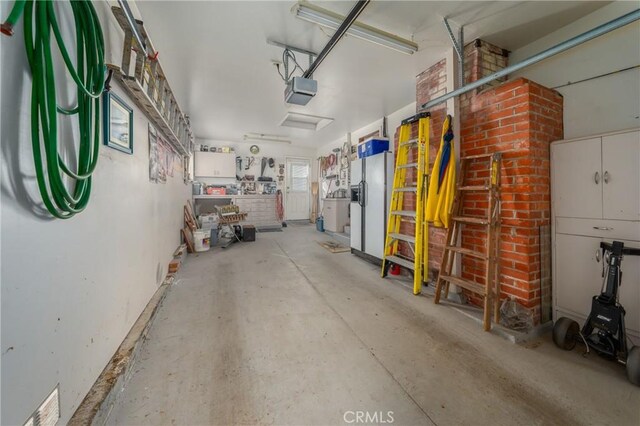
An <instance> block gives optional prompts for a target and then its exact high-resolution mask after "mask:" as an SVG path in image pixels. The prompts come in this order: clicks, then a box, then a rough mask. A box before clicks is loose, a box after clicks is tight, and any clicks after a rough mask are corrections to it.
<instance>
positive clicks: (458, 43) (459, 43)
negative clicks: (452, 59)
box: [444, 18, 464, 87]
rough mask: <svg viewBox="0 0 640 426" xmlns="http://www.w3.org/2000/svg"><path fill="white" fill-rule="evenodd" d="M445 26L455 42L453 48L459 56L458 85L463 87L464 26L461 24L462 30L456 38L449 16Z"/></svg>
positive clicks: (445, 19) (452, 42)
mask: <svg viewBox="0 0 640 426" xmlns="http://www.w3.org/2000/svg"><path fill="white" fill-rule="evenodd" d="M444 26H445V27H446V28H447V33H449V38H450V39H451V44H453V49H454V50H455V51H456V55H457V56H458V87H462V86H464V27H463V26H462V25H461V26H460V32H459V33H458V39H457V40H456V37H455V36H454V35H453V31H452V30H451V26H450V25H449V20H448V19H447V18H444Z"/></svg>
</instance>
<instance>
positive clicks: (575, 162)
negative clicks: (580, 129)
mask: <svg viewBox="0 0 640 426" xmlns="http://www.w3.org/2000/svg"><path fill="white" fill-rule="evenodd" d="M639 165H640V132H638V131H635V132H627V133H619V134H615V135H608V136H601V137H597V138H589V139H579V140H572V141H561V142H555V143H554V144H553V146H552V149H551V182H552V193H553V205H552V209H553V211H554V214H555V215H556V216H561V217H582V218H602V219H616V220H640V193H639V191H638V188H640V169H639V167H638V166H639Z"/></svg>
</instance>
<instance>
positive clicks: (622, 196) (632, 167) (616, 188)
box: [602, 132, 640, 316]
mask: <svg viewBox="0 0 640 426" xmlns="http://www.w3.org/2000/svg"><path fill="white" fill-rule="evenodd" d="M602 198H603V210H604V218H606V219H620V220H640V133H639V132H632V133H622V134H619V135H613V136H604V137H603V138H602ZM639 316H640V315H639Z"/></svg>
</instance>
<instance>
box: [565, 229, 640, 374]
mask: <svg viewBox="0 0 640 426" xmlns="http://www.w3.org/2000/svg"><path fill="white" fill-rule="evenodd" d="M600 249H601V250H602V254H603V259H604V260H605V263H606V270H603V276H604V280H603V289H602V292H601V293H600V294H599V295H597V296H593V299H592V301H591V313H590V314H589V317H588V318H587V320H586V321H585V323H584V325H583V326H582V330H580V328H579V325H578V323H577V322H576V321H574V320H572V319H570V318H567V317H562V318H559V319H558V321H556V323H555V324H554V326H553V342H554V343H555V344H556V346H558V347H559V348H560V349H564V350H567V351H570V350H572V349H573V348H574V347H575V346H576V343H577V342H578V341H583V342H584V343H585V344H586V345H587V352H589V350H590V349H591V350H593V351H594V352H596V353H597V354H598V355H600V356H603V357H605V358H607V359H610V360H612V361H617V362H619V363H621V364H626V367H627V377H628V378H629V381H630V382H631V383H633V384H635V385H638V386H640V346H633V345H632V346H631V349H628V347H627V333H626V330H625V326H624V316H625V310H624V308H623V307H622V305H620V303H619V302H618V297H619V294H618V291H619V289H620V286H621V285H622V271H621V269H620V264H621V263H622V258H623V255H629V256H640V249H637V248H630V247H624V243H622V242H621V241H614V242H613V244H609V243H604V242H601V243H600ZM634 314H636V315H638V314H639V313H637V312H636V313H634Z"/></svg>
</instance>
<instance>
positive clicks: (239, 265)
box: [109, 226, 640, 426]
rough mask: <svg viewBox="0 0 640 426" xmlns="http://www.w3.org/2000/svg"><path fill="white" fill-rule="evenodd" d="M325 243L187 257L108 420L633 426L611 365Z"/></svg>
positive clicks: (639, 401) (296, 232)
mask: <svg viewBox="0 0 640 426" xmlns="http://www.w3.org/2000/svg"><path fill="white" fill-rule="evenodd" d="M323 239H327V237H326V236H324V235H322V234H319V233H317V232H316V231H315V230H314V228H313V227H312V226H290V227H288V228H286V229H284V232H277V233H276V232H274V233H258V234H257V241H256V242H252V243H243V244H236V245H233V246H231V247H229V248H228V249H226V250H221V249H216V250H214V251H211V252H207V253H204V254H200V255H190V256H189V258H188V259H187V260H186V262H185V265H184V266H183V268H182V270H181V271H180V273H179V276H178V279H177V282H176V283H175V284H174V285H173V286H172V287H171V288H170V289H169V293H168V295H167V297H166V299H165V300H164V302H163V304H162V306H161V307H160V309H159V311H158V314H157V317H156V319H155V323H154V324H153V326H152V328H151V330H150V334H149V339H148V341H147V342H146V343H145V344H144V346H143V348H142V350H141V353H140V356H139V358H138V360H137V363H136V365H135V367H134V373H133V375H132V377H131V378H130V379H129V382H128V384H127V385H126V387H125V389H124V391H123V392H122V394H121V395H120V396H119V400H118V403H117V404H116V406H115V407H114V409H113V411H112V412H111V414H110V417H109V424H135V425H140V424H153V425H158V424H178V425H209V424H274V425H280V424H296V425H300V424H305V425H307V424H323V425H326V424H344V423H346V422H350V423H353V420H354V419H355V414H353V413H351V412H356V411H368V412H369V415H370V416H373V415H377V416H378V417H377V419H378V421H379V422H380V423H382V422H381V421H380V420H386V421H387V423H388V422H389V420H391V419H390V418H389V417H388V412H393V413H392V414H391V417H393V420H394V423H396V424H402V425H414V424H439V425H447V424H473V425H489V424H491V425H493V424H509V425H514V424H518V425H519V424H562V425H568V424H612V425H636V426H637V425H639V424H640V388H638V387H635V386H633V385H632V384H630V383H629V382H628V381H627V379H626V375H625V372H624V368H623V367H621V366H618V365H615V364H614V363H611V362H606V361H603V360H600V359H598V358H597V357H596V356H593V355H590V356H589V357H587V358H585V357H583V356H581V353H582V350H581V349H579V348H578V349H575V350H574V351H573V352H563V351H560V350H559V349H556V348H555V347H554V345H553V343H552V342H551V340H550V338H549V337H548V336H547V337H546V338H540V339H538V340H536V341H533V342H529V343H528V344H525V345H515V344H512V343H509V342H507V341H506V340H505V339H503V338H501V337H499V336H497V335H495V334H492V333H485V332H483V331H482V329H481V326H480V325H479V324H478V323H476V322H475V321H473V320H472V319H471V318H469V317H466V316H464V315H462V314H461V313H460V312H457V311H455V310H454V309H452V308H450V307H447V306H435V305H433V301H432V299H431V298H430V297H427V296H418V297H416V296H413V295H412V294H411V291H410V288H409V286H408V283H407V284H405V283H401V282H399V281H396V280H391V279H381V278H379V276H378V274H379V271H378V268H377V267H375V266H373V265H371V264H369V263H366V262H364V261H363V260H360V259H358V258H356V257H355V256H353V255H352V254H350V253H340V254H332V253H329V252H328V251H326V250H324V249H323V248H321V247H320V246H319V245H318V244H317V243H316V241H318V240H323ZM345 413H346V418H345ZM376 413H377V414H376ZM365 419H366V418H365ZM345 420H346V422H345Z"/></svg>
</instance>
